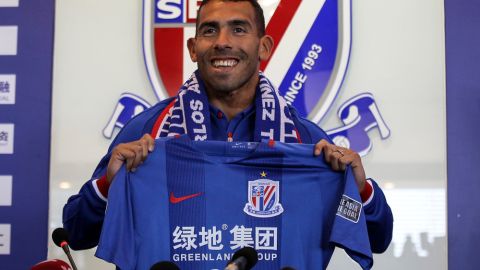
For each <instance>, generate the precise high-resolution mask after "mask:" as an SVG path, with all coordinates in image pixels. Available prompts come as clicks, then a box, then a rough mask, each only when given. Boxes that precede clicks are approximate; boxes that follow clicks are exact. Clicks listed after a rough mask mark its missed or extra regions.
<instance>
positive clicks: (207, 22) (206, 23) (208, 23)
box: [198, 21, 218, 29]
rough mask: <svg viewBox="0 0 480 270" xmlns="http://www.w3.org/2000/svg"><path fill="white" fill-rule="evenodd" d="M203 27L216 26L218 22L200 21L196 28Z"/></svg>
mask: <svg viewBox="0 0 480 270" xmlns="http://www.w3.org/2000/svg"><path fill="white" fill-rule="evenodd" d="M204 27H218V22H215V21H206V22H202V23H201V24H200V25H199V26H198V29H202V28H204Z"/></svg>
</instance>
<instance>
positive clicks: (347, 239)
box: [330, 167, 373, 269]
mask: <svg viewBox="0 0 480 270" xmlns="http://www.w3.org/2000/svg"><path fill="white" fill-rule="evenodd" d="M344 177H345V186H344V191H343V194H342V195H341V198H340V203H339V206H338V209H337V212H336V216H335V219H334V222H333V227H332V231H331V234H330V242H331V243H333V244H334V245H336V246H338V247H341V248H343V249H344V250H345V251H346V252H347V254H348V255H349V256H350V258H352V259H353V260H354V261H356V262H357V263H358V264H359V265H360V266H361V267H362V269H370V268H371V267H372V265H373V257H372V251H371V249H370V241H369V238H368V230H367V224H366V218H365V212H364V209H363V204H362V202H361V198H360V195H359V194H358V188H357V186H356V183H355V179H354V178H353V174H352V171H351V168H350V167H348V168H347V170H346V171H345V176H344Z"/></svg>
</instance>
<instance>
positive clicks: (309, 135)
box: [291, 108, 393, 253]
mask: <svg viewBox="0 0 480 270" xmlns="http://www.w3.org/2000/svg"><path fill="white" fill-rule="evenodd" d="M291 112H292V116H293V117H294V122H295V126H296V127H297V130H298V132H299V133H300V137H301V139H302V142H303V143H310V144H315V143H317V142H319V141H320V140H322V139H326V140H327V141H329V142H330V143H333V142H332V140H331V139H330V137H329V136H328V135H327V133H326V132H325V131H323V130H322V129H321V128H320V127H319V126H318V125H316V124H314V123H312V122H311V121H309V120H306V119H304V118H300V117H298V115H297V113H296V111H295V109H293V108H291ZM371 183H372V186H373V194H372V196H371V200H370V201H369V202H367V203H364V210H365V217H366V220H367V231H368V237H369V240H370V247H371V249H372V252H374V253H382V252H384V251H385V250H386V249H387V248H388V246H389V245H390V242H391V241H392V231H393V215H392V210H391V209H390V206H389V205H388V203H387V200H386V198H385V195H384V194H383V192H382V190H381V189H380V187H379V186H378V185H377V183H375V181H371Z"/></svg>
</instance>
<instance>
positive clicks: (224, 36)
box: [215, 29, 232, 50]
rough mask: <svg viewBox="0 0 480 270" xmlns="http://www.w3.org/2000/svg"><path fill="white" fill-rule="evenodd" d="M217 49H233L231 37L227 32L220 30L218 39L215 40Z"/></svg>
mask: <svg viewBox="0 0 480 270" xmlns="http://www.w3.org/2000/svg"><path fill="white" fill-rule="evenodd" d="M215 48H216V49H220V50H223V49H231V48H232V44H231V35H230V33H229V31H227V30H223V29H222V30H220V32H219V33H218V36H217V39H216V40H215Z"/></svg>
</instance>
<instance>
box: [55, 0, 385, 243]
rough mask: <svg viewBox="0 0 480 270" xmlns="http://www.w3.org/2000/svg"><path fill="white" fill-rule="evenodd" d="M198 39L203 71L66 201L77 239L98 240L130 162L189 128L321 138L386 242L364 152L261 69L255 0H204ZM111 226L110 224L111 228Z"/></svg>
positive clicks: (250, 137) (372, 235) (267, 40)
mask: <svg viewBox="0 0 480 270" xmlns="http://www.w3.org/2000/svg"><path fill="white" fill-rule="evenodd" d="M196 25H197V29H196V35H195V37H194V38H191V39H189V40H188V49H189V52H190V57H191V60H192V61H194V62H196V63H197V64H198V70H197V71H196V72H195V73H194V74H192V77H191V78H190V79H189V80H188V81H187V82H185V84H184V85H183V86H182V87H181V88H180V90H179V92H178V94H177V96H176V97H172V98H169V99H166V100H164V101H161V102H159V103H158V104H156V105H155V106H153V107H152V108H150V109H148V110H146V111H145V112H143V113H141V114H140V115H138V116H136V117H135V118H134V119H132V120H131V121H130V122H129V123H128V124H127V125H126V126H125V127H124V128H123V129H122V130H121V132H120V133H119V134H118V136H117V137H116V138H115V140H114V141H113V143H112V144H111V146H110V148H109V151H108V153H107V155H105V157H104V158H103V159H102V160H101V161H100V163H99V165H98V166H97V168H96V170H95V172H94V174H93V176H92V179H91V180H90V181H88V182H87V183H86V184H85V185H84V186H83V187H82V189H81V190H80V192H79V194H77V195H75V196H72V197H71V198H70V199H69V201H68V203H67V204H66V205H65V207H64V213H63V221H64V225H65V228H66V229H67V230H68V231H69V232H70V236H71V239H70V241H71V246H72V247H73V248H75V249H85V248H91V247H94V246H96V245H97V244H98V239H99V235H100V231H101V229H102V224H103V219H104V215H105V209H106V203H107V198H108V189H109V186H110V183H111V182H112V179H113V178H114V176H115V174H116V173H117V172H118V171H119V169H120V168H121V166H122V165H123V164H126V168H127V170H128V171H135V170H136V169H137V168H138V167H139V166H140V165H141V164H142V162H143V161H144V160H145V159H146V158H147V156H148V154H149V152H151V151H153V148H154V138H158V137H167V136H176V135H183V134H186V135H188V136H189V137H190V138H191V139H192V140H201V141H204V140H216V141H230V142H231V141H243V142H245V141H262V140H275V141H281V142H285V143H305V144H315V148H314V155H317V156H318V155H320V154H321V153H323V154H324V156H325V161H326V162H327V163H328V164H330V166H331V168H332V169H333V170H336V171H343V170H345V169H346V167H347V166H348V165H350V166H351V168H352V172H353V175H354V178H355V182H356V184H357V186H358V191H359V193H360V195H361V198H362V200H363V209H364V211H365V217H366V220H367V228H368V234H369V239H370V245H371V249H372V251H373V252H383V251H385V250H386V249H387V247H388V245H389V243H390V241H391V237H392V227H393V217H392V213H391V210H390V208H389V206H388V204H387V202H386V200H385V197H384V195H383V193H382V191H381V189H380V188H379V187H378V185H377V184H376V183H375V182H374V181H373V180H370V179H368V180H367V178H366V175H365V171H364V168H363V165H362V161H361V158H360V156H359V155H358V154H357V153H355V152H353V151H351V150H349V149H346V148H342V147H338V146H335V145H333V144H332V143H331V140H330V139H329V138H328V136H327V135H326V133H325V132H324V131H323V130H322V129H320V128H319V127H318V126H317V125H316V124H314V123H312V122H310V121H308V120H307V119H304V118H302V117H300V116H298V114H297V112H296V111H295V109H294V108H293V107H291V106H289V105H287V104H286V102H285V100H284V99H283V98H282V97H281V96H280V95H279V93H278V91H276V90H275V88H274V87H273V86H272V85H271V83H270V81H269V80H268V78H266V77H265V76H264V75H263V73H261V72H260V62H261V61H263V60H267V59H268V58H269V57H270V55H271V52H272V48H273V46H274V41H273V39H272V38H271V37H270V36H268V35H266V34H265V22H264V17H263V11H262V9H261V7H260V6H259V5H258V3H257V2H256V1H246V0H244V1H241V0H238V1H221V0H210V1H203V2H202V5H201V6H200V8H199V11H198V17H197V24H196ZM104 229H108V228H104Z"/></svg>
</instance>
